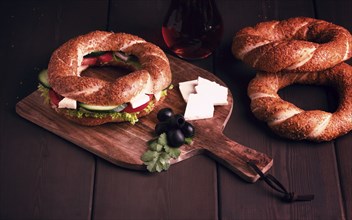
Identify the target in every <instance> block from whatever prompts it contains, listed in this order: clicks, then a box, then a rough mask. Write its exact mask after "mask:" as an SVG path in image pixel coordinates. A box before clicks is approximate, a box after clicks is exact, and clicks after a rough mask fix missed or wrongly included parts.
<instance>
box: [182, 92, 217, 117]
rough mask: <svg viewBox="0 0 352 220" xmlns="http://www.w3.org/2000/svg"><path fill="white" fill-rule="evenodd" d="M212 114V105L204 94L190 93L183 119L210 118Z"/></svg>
mask: <svg viewBox="0 0 352 220" xmlns="http://www.w3.org/2000/svg"><path fill="white" fill-rule="evenodd" d="M213 116H214V105H213V104H212V103H211V102H209V101H208V100H207V97H206V96H203V95H200V94H190V95H189V97H188V102H187V106H186V111H185V115H184V117H185V120H188V121H189V120H198V119H206V118H212V117H213Z"/></svg>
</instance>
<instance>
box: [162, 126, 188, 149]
mask: <svg viewBox="0 0 352 220" xmlns="http://www.w3.org/2000/svg"><path fill="white" fill-rule="evenodd" d="M166 136H167V143H168V144H169V145H170V146H171V147H180V146H181V145H182V144H184V143H185V136H184V135H183V133H182V131H181V130H180V129H172V130H170V131H168V132H167V133H166Z"/></svg>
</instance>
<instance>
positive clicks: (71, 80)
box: [48, 31, 172, 105]
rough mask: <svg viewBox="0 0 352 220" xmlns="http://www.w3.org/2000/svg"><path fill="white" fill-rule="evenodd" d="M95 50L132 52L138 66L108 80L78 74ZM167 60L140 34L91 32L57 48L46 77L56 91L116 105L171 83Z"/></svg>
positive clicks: (88, 100)
mask: <svg viewBox="0 0 352 220" xmlns="http://www.w3.org/2000/svg"><path fill="white" fill-rule="evenodd" d="M96 51H122V52H124V53H126V54H131V55H135V56H136V57H137V58H138V59H139V61H140V64H141V69H140V70H137V71H134V72H132V73H130V74H128V75H126V76H123V77H121V78H118V79H116V80H115V81H114V82H107V81H104V80H101V79H97V78H89V77H80V71H81V68H80V66H81V63H82V60H83V56H85V55H87V54H89V53H92V52H96ZM171 77H172V76H171V70H170V65H169V60H168V58H167V57H166V55H165V53H164V52H163V51H162V50H161V49H160V48H159V47H157V46H156V45H153V44H151V43H149V42H146V41H145V40H143V39H142V38H140V37H137V36H134V35H131V34H126V33H113V32H106V31H93V32H90V33H88V34H85V35H81V36H78V37H75V38H73V39H71V40H69V41H67V42H66V43H64V44H63V45H62V46H60V47H59V48H58V49H56V50H55V51H54V52H53V54H52V56H51V58H50V62H49V65H48V80H49V83H50V85H51V86H52V88H53V90H54V91H55V92H57V93H58V94H60V95H62V96H64V97H67V98H71V99H74V100H77V101H79V102H83V103H86V104H91V105H119V104H122V103H126V102H129V101H130V100H131V99H132V98H133V97H135V96H136V95H138V94H140V93H141V92H145V93H148V94H155V93H157V92H160V91H161V90H163V89H165V88H166V87H167V86H168V85H170V83H171Z"/></svg>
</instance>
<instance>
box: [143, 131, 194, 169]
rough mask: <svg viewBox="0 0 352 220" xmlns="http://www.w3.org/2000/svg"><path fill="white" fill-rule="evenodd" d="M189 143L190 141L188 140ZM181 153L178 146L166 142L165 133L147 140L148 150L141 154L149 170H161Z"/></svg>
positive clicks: (167, 166)
mask: <svg viewBox="0 0 352 220" xmlns="http://www.w3.org/2000/svg"><path fill="white" fill-rule="evenodd" d="M188 143H190V142H188ZM180 154H181V151H180V149H179V148H175V147H170V146H169V145H168V144H167V138H166V133H162V134H160V135H159V136H158V137H156V138H154V139H152V140H150V141H148V150H147V151H146V152H145V153H144V154H143V155H142V156H141V160H142V161H143V162H144V164H145V165H146V166H147V169H148V171H149V172H161V171H163V170H167V169H169V167H170V160H171V159H172V158H173V159H177V158H178V157H179V156H180Z"/></svg>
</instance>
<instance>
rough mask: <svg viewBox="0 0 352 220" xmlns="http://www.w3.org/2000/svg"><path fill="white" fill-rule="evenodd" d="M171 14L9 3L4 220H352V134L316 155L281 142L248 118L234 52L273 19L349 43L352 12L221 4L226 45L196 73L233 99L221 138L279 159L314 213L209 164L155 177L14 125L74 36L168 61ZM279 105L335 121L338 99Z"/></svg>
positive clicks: (289, 91)
mask: <svg viewBox="0 0 352 220" xmlns="http://www.w3.org/2000/svg"><path fill="white" fill-rule="evenodd" d="M170 2H171V0H133V1H130V0H89V1H86V0H72V1H62V0H51V1H38V0H26V1H23V0H2V1H0V11H1V13H0V18H1V19H0V24H1V27H2V30H4V31H3V33H2V34H1V36H0V48H1V52H0V63H1V67H2V72H1V80H0V85H1V86H0V103H1V108H0V179H1V181H0V219H88V220H89V219H107V220H110V219H123V220H126V219H153V220H154V219H224V220H225V219H243V220H256V219H263V220H264V219H267V220H272V219H290V220H291V219H292V220H296V219H312V220H313V219H319V220H320V219H321V220H325V219H326V220H330V219H341V220H348V219H352V209H351V207H352V187H351V184H352V169H351V168H352V160H351V155H352V147H351V143H352V133H350V134H347V135H345V136H343V137H340V138H338V139H336V140H335V141H331V142H327V143H319V144H316V143H311V142H307V141H298V142H296V141H290V140H286V139H283V138H280V137H277V136H276V135H274V134H273V133H272V132H271V131H270V130H269V129H268V128H267V126H266V124H265V123H262V122H261V121H259V120H257V119H256V118H255V117H254V116H253V114H252V113H251V111H250V108H249V102H250V100H249V98H248V96H247V94H246V88H247V85H248V82H249V81H250V79H251V78H253V77H254V75H255V70H254V69H252V68H249V67H248V66H246V65H245V64H243V63H242V62H241V61H239V60H236V59H234V57H233V56H232V54H231V50H230V48H231V42H232V37H233V35H234V33H235V32H236V31H238V30H240V29H241V28H243V27H245V26H252V25H255V24H256V23H258V22H262V21H268V20H272V19H277V20H281V19H287V18H289V17H296V16H308V17H313V18H318V19H324V20H327V21H330V22H333V23H335V24H338V25H342V26H344V27H345V28H347V29H348V30H349V31H350V32H352V23H351V20H352V1H351V0H319V1H318V0H295V1H293V0H280V1H277V0H236V1H228V0H216V3H217V5H218V8H219V10H220V13H221V15H222V18H223V22H224V34H223V37H222V40H221V44H220V45H219V47H218V48H217V50H216V51H215V53H214V54H213V55H211V56H209V57H208V58H206V59H202V60H194V61H188V62H190V63H192V64H194V65H196V66H198V67H201V68H203V69H205V70H207V71H209V72H211V73H213V74H215V75H216V76H217V77H218V78H219V79H221V80H222V81H223V82H225V83H226V85H227V86H228V87H229V89H230V90H231V93H232V96H233V108H234V109H233V111H232V114H231V117H230V118H229V120H228V122H227V125H226V127H225V128H224V130H223V134H225V135H226V136H227V137H229V138H230V139H231V140H236V141H237V142H239V143H241V144H243V145H245V146H248V147H250V148H252V149H255V150H257V151H259V152H263V153H265V154H267V155H270V156H271V157H272V158H273V159H274V161H275V164H274V166H273V167H272V168H271V169H270V170H269V173H270V174H272V175H274V176H275V177H276V178H277V179H279V180H280V182H281V183H282V184H284V185H285V186H286V187H287V188H288V190H290V191H294V192H296V193H298V194H301V193H302V194H306V193H307V194H310V193H313V194H315V199H314V200H313V201H311V202H302V203H293V204H285V203H283V202H282V201H281V200H280V199H278V198H277V196H278V194H277V193H276V192H275V191H273V190H272V189H271V188H269V187H268V186H267V185H265V183H264V181H257V182H256V183H255V184H249V183H247V182H246V181H243V180H242V179H241V178H240V177H239V176H238V175H234V173H233V172H232V171H231V170H229V169H227V168H226V167H225V166H223V165H221V164H220V163H219V162H218V161H217V160H214V159H212V158H210V157H209V155H207V154H205V153H202V154H199V155H196V156H193V157H192V158H190V159H187V160H184V161H183V162H181V163H176V164H174V165H173V166H171V167H170V169H169V170H168V171H167V172H162V173H158V174H153V173H148V172H140V171H135V170H132V169H126V168H124V167H121V166H116V165H115V164H113V163H110V162H108V161H107V160H105V159H102V158H101V157H99V156H96V155H95V154H93V153H90V152H89V151H87V150H85V149H83V148H81V147H77V145H75V144H73V143H72V142H70V141H67V140H65V139H64V138H60V137H58V136H57V135H56V134H54V133H52V132H50V131H48V130H46V129H43V128H42V127H40V126H37V125H36V124H34V123H32V122H30V121H28V120H24V119H23V118H22V117H21V116H19V115H18V114H16V112H15V106H16V104H17V103H18V102H19V101H20V100H22V99H24V98H25V97H27V96H28V95H30V94H31V93H32V92H33V91H34V90H35V89H36V87H37V84H38V82H37V74H38V72H39V71H40V70H41V69H43V68H46V67H47V64H48V61H49V58H50V55H51V53H52V52H53V50H54V49H55V48H57V47H58V46H60V45H61V44H62V43H64V42H65V41H67V40H68V39H70V38H72V37H74V36H77V35H80V34H84V33H87V32H89V31H92V30H107V31H114V32H126V33H132V34H136V35H139V36H140V37H143V38H144V39H146V40H148V41H151V42H153V43H155V44H156V45H159V46H160V47H162V48H163V49H164V50H165V51H166V52H170V51H168V49H167V48H166V46H165V44H164V42H163V38H162V35H161V25H162V21H163V16H164V15H165V12H166V10H167V9H168V7H169V5H170ZM351 61H352V60H351V59H350V60H349V61H348V63H349V64H352V63H351ZM279 95H280V96H282V98H283V99H285V100H287V101H290V102H292V103H294V104H296V105H298V106H299V107H301V108H303V109H322V110H327V111H331V110H333V108H334V106H336V102H337V101H336V100H337V99H338V97H337V96H335V95H334V93H331V92H330V91H329V90H328V89H326V88H319V87H312V86H311V87H309V86H291V87H288V88H285V89H283V90H282V91H280V92H279Z"/></svg>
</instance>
